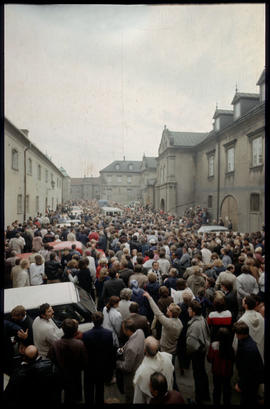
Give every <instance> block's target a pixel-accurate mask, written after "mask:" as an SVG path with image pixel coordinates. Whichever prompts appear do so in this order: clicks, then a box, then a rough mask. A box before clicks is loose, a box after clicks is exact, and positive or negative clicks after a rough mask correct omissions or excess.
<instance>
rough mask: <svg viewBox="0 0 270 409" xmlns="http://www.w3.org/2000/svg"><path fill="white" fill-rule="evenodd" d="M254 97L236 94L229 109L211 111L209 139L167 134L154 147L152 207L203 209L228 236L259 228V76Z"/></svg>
mask: <svg viewBox="0 0 270 409" xmlns="http://www.w3.org/2000/svg"><path fill="white" fill-rule="evenodd" d="M257 85H258V86H259V89H260V91H259V93H258V94H250V93H239V92H236V93H235V95H234V98H233V100H232V105H233V109H232V110H231V111H230V110H221V109H216V111H215V113H214V116H213V119H214V124H213V129H212V130H211V131H210V132H209V133H205V134H204V133H190V132H189V133H188V132H172V131H169V130H168V129H167V128H166V127H165V129H164V130H163V133H162V139H161V143H160V146H159V157H158V169H157V182H156V202H155V207H156V208H160V209H163V210H165V211H167V212H171V213H174V214H177V215H182V214H183V211H184V210H185V208H187V207H189V206H194V205H195V206H196V205H200V206H202V207H207V208H208V209H209V213H210V216H211V218H212V219H216V220H217V219H218V218H219V217H222V218H223V220H224V222H225V225H226V224H228V221H229V219H231V221H232V224H233V229H234V230H240V231H257V230H260V229H261V227H262V225H263V224H264V171H265V169H264V145H265V72H264V71H263V73H262V75H261V76H260V79H259V81H258V82H257Z"/></svg>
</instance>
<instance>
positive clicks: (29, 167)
mask: <svg viewBox="0 0 270 409" xmlns="http://www.w3.org/2000/svg"><path fill="white" fill-rule="evenodd" d="M27 173H28V175H32V159H31V158H28V161H27Z"/></svg>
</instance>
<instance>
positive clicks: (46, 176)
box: [45, 169, 49, 183]
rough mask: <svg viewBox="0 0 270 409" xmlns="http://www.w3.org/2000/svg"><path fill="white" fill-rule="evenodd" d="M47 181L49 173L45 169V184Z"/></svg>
mask: <svg viewBox="0 0 270 409" xmlns="http://www.w3.org/2000/svg"><path fill="white" fill-rule="evenodd" d="M48 180H49V172H48V170H47V169H46V171H45V182H46V183H47V182H48Z"/></svg>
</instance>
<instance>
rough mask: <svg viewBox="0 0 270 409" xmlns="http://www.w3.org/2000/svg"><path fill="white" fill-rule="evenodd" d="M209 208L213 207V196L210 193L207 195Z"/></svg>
mask: <svg viewBox="0 0 270 409" xmlns="http://www.w3.org/2000/svg"><path fill="white" fill-rule="evenodd" d="M207 207H208V208H209V209H211V208H212V207H213V196H212V195H210V196H208V206H207Z"/></svg>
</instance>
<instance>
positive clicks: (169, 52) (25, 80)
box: [4, 3, 265, 177]
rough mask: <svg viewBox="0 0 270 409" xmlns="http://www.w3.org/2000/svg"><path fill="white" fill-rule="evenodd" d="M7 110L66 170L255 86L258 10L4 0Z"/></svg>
mask: <svg viewBox="0 0 270 409" xmlns="http://www.w3.org/2000/svg"><path fill="white" fill-rule="evenodd" d="M4 40H5V50H4V52H5V96H4V98H5V116H6V117H7V118H8V119H9V120H10V121H11V122H12V123H13V124H14V125H15V126H16V127H17V128H19V129H28V130H29V138H30V140H31V141H32V143H34V144H35V145H36V146H37V147H38V148H39V149H40V150H41V151H42V152H43V153H46V154H47V155H49V157H50V158H51V159H52V161H53V162H54V163H55V165H56V166H58V167H61V166H62V167H63V168H64V169H65V170H66V171H67V173H68V174H69V176H71V177H83V176H99V171H100V170H102V169H103V168H104V167H106V166H108V165H109V164H110V163H111V162H113V161H114V160H123V158H124V157H125V160H142V157H143V155H144V154H145V155H146V156H157V155H158V148H159V144H160V140H161V136H162V131H163V129H164V125H166V127H167V128H168V129H169V130H171V131H179V132H180V131H189V132H209V131H210V130H211V129H212V121H213V119H212V118H213V115H214V112H215V109H216V105H217V106H218V108H219V109H232V105H231V102H232V100H233V97H234V94H235V89H236V84H237V89H238V91H239V92H251V93H257V92H259V87H258V86H256V82H257V81H258V79H259V77H260V74H261V73H262V71H263V69H264V66H265V5H264V4H263V3H262V4H255V3H254V4H250V3H246V4H245V3H239V4H218V3H217V4H214V5H210V4H204V5H202V4H200V5H199V4H197V5H196V4H193V5H181V4H179V5H167V4H164V5H107V4H104V5H92V4H81V5H75V4H73V5H70V4H62V5H61V4H60V5H19V4H17V5H16V4H9V5H7V4H6V5H5V34H4Z"/></svg>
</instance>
